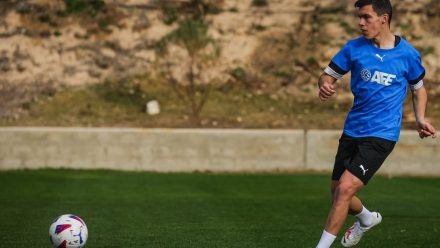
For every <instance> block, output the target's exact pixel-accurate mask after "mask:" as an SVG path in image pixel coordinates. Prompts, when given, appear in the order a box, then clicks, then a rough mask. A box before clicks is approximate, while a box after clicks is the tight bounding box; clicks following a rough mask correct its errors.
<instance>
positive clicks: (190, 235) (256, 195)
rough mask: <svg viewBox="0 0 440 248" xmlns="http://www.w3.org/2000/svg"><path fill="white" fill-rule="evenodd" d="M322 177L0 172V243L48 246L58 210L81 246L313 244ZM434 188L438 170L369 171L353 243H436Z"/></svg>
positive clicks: (323, 191)
mask: <svg viewBox="0 0 440 248" xmlns="http://www.w3.org/2000/svg"><path fill="white" fill-rule="evenodd" d="M328 185H329V177H328V176H327V175H304V174H291V175H235V174H155V173H134V172H114V171H72V170H40V171H10V172H0V247H14V248H18V247H27V248H29V247H38V248H39V247H50V243H49V237H48V229H49V226H50V224H51V221H52V220H53V219H54V218H55V217H57V216H58V215H61V214H66V213H73V214H77V215H79V216H81V217H82V218H83V219H84V220H85V221H86V223H87V225H88V228H89V240H88V243H87V247H91V248H98V247H106V248H108V247H179V248H181V247H188V248H194V247H201V248H210V247H218V248H229V247H237V248H245V247H252V248H255V247H261V248H270V247H273V248H283V247H286V248H287V247H290V248H291V247H315V245H316V242H317V239H318V238H319V237H320V235H321V232H322V228H323V224H324V221H325V218H326V215H327V211H328V209H329V206H330V197H329V193H328ZM439 195H440V179H434V178H393V179H387V178H383V177H377V178H374V179H373V180H372V181H371V183H370V184H369V186H368V187H367V188H365V189H364V190H362V192H361V193H360V196H361V197H362V198H363V199H364V200H365V202H366V203H367V205H368V206H369V208H370V209H371V210H379V211H380V212H381V213H382V214H383V216H384V220H383V223H382V224H381V225H379V226H378V227H376V228H375V229H374V230H373V231H371V232H369V233H368V234H367V235H366V236H365V237H364V240H362V242H361V243H360V245H359V246H358V247H375V248H377V247H423V248H427V247H439V242H440V233H439V229H440V227H439V224H440V211H439V210H440V199H439ZM352 222H353V218H352V217H349V219H348V221H347V223H346V226H348V225H349V224H351V223H352ZM340 236H341V234H340V235H339V237H338V241H337V243H336V244H335V245H334V247H341V246H340V244H339V238H340Z"/></svg>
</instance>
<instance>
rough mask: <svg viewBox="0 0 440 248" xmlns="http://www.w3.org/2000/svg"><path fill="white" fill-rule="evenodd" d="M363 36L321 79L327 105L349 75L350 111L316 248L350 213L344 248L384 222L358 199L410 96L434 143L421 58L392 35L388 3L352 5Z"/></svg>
mask: <svg viewBox="0 0 440 248" xmlns="http://www.w3.org/2000/svg"><path fill="white" fill-rule="evenodd" d="M355 7H356V8H357V14H358V16H359V28H360V31H361V32H362V36H361V37H359V38H357V39H353V40H350V41H349V42H348V43H347V44H346V45H345V46H344V47H343V48H342V49H341V50H340V51H339V52H338V53H337V54H336V55H335V57H334V58H333V59H332V61H331V62H330V64H329V65H328V67H327V68H326V69H325V70H324V73H323V74H322V75H321V77H320V78H319V82H318V85H319V98H320V99H321V100H322V101H326V100H327V99H329V98H330V97H331V96H333V95H334V94H335V93H336V91H335V87H334V83H335V82H336V81H337V80H338V79H340V78H341V77H342V76H343V75H344V74H346V73H347V72H348V71H351V91H352V92H353V95H354V103H353V106H352V108H351V110H350V112H349V113H348V116H347V119H346V121H345V126H344V131H343V134H342V136H341V138H340V140H339V147H338V151H337V154H336V159H335V164H334V168H333V173H332V184H331V192H332V195H333V203H332V207H331V209H330V213H329V215H328V219H327V222H326V225H325V230H324V231H323V233H322V236H321V239H320V241H319V243H318V245H317V248H324V247H325V248H326V247H330V246H331V245H332V243H333V241H334V240H335V238H336V235H337V234H338V232H339V231H340V229H341V228H342V225H343V223H344V221H345V219H346V218H347V214H348V213H350V214H352V215H355V216H356V222H355V223H354V225H353V226H352V227H350V228H349V229H348V230H347V232H346V233H345V234H344V236H343V237H342V240H341V243H342V245H343V246H344V247H351V246H354V245H356V244H357V243H358V242H359V241H360V239H361V238H362V236H363V235H364V233H365V232H367V231H368V230H370V229H371V228H372V227H374V226H376V225H377V224H379V223H380V222H381V220H382V216H381V215H380V214H379V213H377V212H370V211H369V210H368V209H367V208H366V207H365V206H364V205H363V204H362V202H361V200H360V199H359V198H358V197H357V196H356V193H357V192H358V191H359V190H360V189H361V188H362V187H364V186H365V185H367V183H368V181H369V180H370V179H371V177H372V176H373V175H374V173H375V172H376V171H377V170H378V169H379V168H380V166H381V165H382V163H383V162H384V161H385V159H386V158H387V156H388V155H389V154H390V153H391V151H392V150H393V148H394V145H395V143H396V142H397V140H398V138H399V134H400V128H401V119H402V105H403V102H404V100H405V96H406V94H407V89H408V88H410V89H411V91H412V96H413V97H412V99H413V107H414V112H415V116H416V125H417V131H418V133H419V136H420V138H425V137H432V138H435V137H436V130H435V128H434V127H433V126H432V125H431V124H430V123H428V122H427V121H426V120H425V109H426V103H427V93H426V89H425V88H424V86H423V78H424V76H425V69H424V68H423V66H422V62H421V58H420V54H419V53H418V52H417V51H416V49H414V48H413V47H412V46H411V45H410V44H409V43H408V42H407V41H406V40H405V39H403V38H402V37H399V36H396V35H394V34H392V33H391V31H390V23H391V18H392V6H391V3H390V1H389V0H359V1H357V2H356V3H355Z"/></svg>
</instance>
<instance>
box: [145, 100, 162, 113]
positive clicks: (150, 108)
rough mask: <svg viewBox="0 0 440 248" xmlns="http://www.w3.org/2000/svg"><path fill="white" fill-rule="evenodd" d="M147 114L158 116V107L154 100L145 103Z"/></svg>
mask: <svg viewBox="0 0 440 248" xmlns="http://www.w3.org/2000/svg"><path fill="white" fill-rule="evenodd" d="M147 113H148V114H149V115H158V114H160V105H159V102H158V101H156V100H152V101H149V102H147Z"/></svg>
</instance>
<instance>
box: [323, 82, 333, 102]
mask: <svg viewBox="0 0 440 248" xmlns="http://www.w3.org/2000/svg"><path fill="white" fill-rule="evenodd" d="M335 93H336V90H335V87H334V86H333V84H331V83H329V82H327V81H324V82H323V83H322V85H321V86H320V87H319V99H321V101H327V100H328V99H329V98H330V97H331V96H333V95H334V94H335Z"/></svg>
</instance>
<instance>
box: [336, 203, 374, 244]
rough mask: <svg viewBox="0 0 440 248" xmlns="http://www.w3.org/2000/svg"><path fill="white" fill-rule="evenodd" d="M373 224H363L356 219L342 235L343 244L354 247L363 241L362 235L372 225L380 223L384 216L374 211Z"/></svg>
mask: <svg viewBox="0 0 440 248" xmlns="http://www.w3.org/2000/svg"><path fill="white" fill-rule="evenodd" d="M371 214H372V215H373V224H371V225H370V226H366V227H364V226H361V223H360V222H359V221H356V222H355V223H354V224H353V225H352V226H351V227H350V228H348V229H347V231H346V232H345V235H344V236H343V237H342V240H341V244H342V246H344V247H352V246H355V245H357V243H359V241H361V238H362V236H364V233H366V232H367V231H368V230H370V229H371V228H372V227H374V226H376V225H378V224H379V223H380V222H381V221H382V216H381V215H380V214H379V213H377V212H372V213H371Z"/></svg>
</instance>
